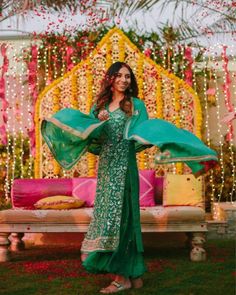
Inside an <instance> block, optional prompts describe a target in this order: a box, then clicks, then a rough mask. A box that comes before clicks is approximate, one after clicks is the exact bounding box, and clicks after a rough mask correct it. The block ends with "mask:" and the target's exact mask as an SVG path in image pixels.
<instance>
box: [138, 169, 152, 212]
mask: <svg viewBox="0 0 236 295" xmlns="http://www.w3.org/2000/svg"><path fill="white" fill-rule="evenodd" d="M154 185H155V171H154V170H139V204H140V207H151V206H155V198H154Z"/></svg>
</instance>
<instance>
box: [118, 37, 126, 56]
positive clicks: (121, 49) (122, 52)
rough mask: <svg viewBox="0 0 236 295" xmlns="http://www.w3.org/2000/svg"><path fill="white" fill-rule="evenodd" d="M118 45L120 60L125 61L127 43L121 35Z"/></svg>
mask: <svg viewBox="0 0 236 295" xmlns="http://www.w3.org/2000/svg"><path fill="white" fill-rule="evenodd" d="M118 46H119V61H124V60H125V43H124V39H123V38H121V37H119V42H118Z"/></svg>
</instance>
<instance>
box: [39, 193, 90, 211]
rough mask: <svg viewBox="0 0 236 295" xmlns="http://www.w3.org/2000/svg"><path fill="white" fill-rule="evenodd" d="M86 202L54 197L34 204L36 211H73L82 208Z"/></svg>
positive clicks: (71, 198) (66, 197)
mask: <svg viewBox="0 0 236 295" xmlns="http://www.w3.org/2000/svg"><path fill="white" fill-rule="evenodd" d="M83 204H84V201H82V200H79V199H78V198H73V197H68V196H52V197H47V198H43V199H41V200H39V201H38V202H36V203H35V204H34V206H35V208H36V209H56V210H61V209H72V208H80V207H82V206H83Z"/></svg>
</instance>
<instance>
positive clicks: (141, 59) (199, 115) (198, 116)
mask: <svg viewBox="0 0 236 295" xmlns="http://www.w3.org/2000/svg"><path fill="white" fill-rule="evenodd" d="M114 34H118V37H119V46H120V52H119V58H120V59H121V60H123V59H124V58H125V44H126V43H128V44H129V47H131V48H132V49H133V50H134V52H135V54H138V58H137V73H136V77H137V82H138V86H139V91H140V95H139V97H140V98H141V99H143V88H144V87H143V86H144V85H143V63H144V60H145V61H147V62H148V63H149V64H150V65H152V66H153V67H154V68H155V69H156V71H157V73H158V78H157V86H156V101H157V117H158V118H162V117H163V101H162V92H161V90H162V77H163V76H164V77H168V79H170V80H172V81H173V83H176V85H178V89H181V88H183V89H185V90H186V91H187V92H188V93H190V94H191V95H192V96H193V100H194V104H195V110H196V115H195V124H194V126H195V128H196V129H195V134H196V135H197V136H198V137H201V123H202V113H201V105H200V100H199V98H198V96H197V94H196V92H195V91H194V90H193V89H192V88H191V87H190V86H189V85H188V84H187V83H185V82H184V81H182V80H181V79H180V78H178V77H177V76H175V75H174V74H172V73H169V72H168V71H167V70H165V69H164V68H162V67H161V66H160V65H158V64H156V63H155V62H154V61H153V60H151V59H150V58H149V57H146V56H145V55H144V54H142V53H141V52H140V51H139V50H138V48H137V47H136V46H135V45H134V44H133V43H131V42H130V40H129V38H128V37H127V36H126V35H125V34H124V33H123V32H122V31H121V30H120V29H118V28H114V29H112V30H110V31H109V32H108V33H107V35H106V36H105V37H103V39H102V40H101V41H100V42H99V44H98V45H97V47H96V49H95V50H94V51H93V52H92V53H91V54H90V56H88V58H87V59H86V60H84V61H82V62H81V63H80V64H78V65H77V66H75V67H74V68H73V70H72V71H70V72H68V73H67V74H65V75H64V76H63V77H61V78H59V79H57V80H55V81H54V82H53V83H51V84H50V85H49V86H47V87H46V88H45V89H44V91H43V92H42V93H41V94H40V95H39V98H38V100H37V103H36V112H35V123H36V161H35V176H36V177H39V175H40V167H39V160H40V149H41V146H40V144H41V143H40V141H41V138H40V134H39V130H40V128H39V124H40V122H39V118H40V116H39V111H40V101H41V99H42V98H43V97H44V96H45V95H46V93H47V92H48V91H50V90H51V89H52V88H53V87H55V86H56V85H57V84H59V83H60V82H61V81H62V79H65V78H67V77H68V76H70V75H73V73H75V72H77V71H78V70H79V68H80V67H81V66H82V65H83V66H86V65H88V64H89V62H90V60H91V57H92V56H94V55H96V54H101V53H100V50H101V48H102V47H103V46H104V45H105V46H106V52H107V56H106V67H107V68H108V67H109V66H110V65H111V64H112V43H111V41H110V38H111V37H112V36H113V35H114ZM132 66H133V65H132ZM73 79H75V77H74V78H72V79H71V80H72V81H73ZM87 79H93V77H92V75H90V74H88V75H87ZM74 81H75V80H74ZM72 83H75V82H72ZM88 83H89V84H90V83H91V84H92V80H91V81H90V82H88ZM72 89H73V90H72V93H74V94H75V88H73V87H72ZM176 89H177V88H176ZM88 91H91V93H92V87H91V89H90V90H89V89H88ZM174 95H175V100H176V101H177V98H178V99H179V93H177V92H176V93H175V94H174ZM74 97H75V96H74ZM91 99H92V94H91V95H90V94H89V95H88V100H89V101H88V105H87V109H88V108H89V105H90V104H91ZM178 108H179V105H178V102H177V103H176V104H175V109H177V110H178ZM176 120H177V124H180V122H179V123H178V121H179V118H178V117H177V118H176ZM145 158H146V155H145V153H144V152H142V153H141V154H140V168H141V169H144V168H146V161H145ZM88 165H91V166H90V167H92V166H94V159H93V160H92V159H90V160H89V163H88ZM91 169H92V168H91ZM89 173H91V174H92V173H93V170H91V171H90V172H89Z"/></svg>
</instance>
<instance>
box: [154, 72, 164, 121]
mask: <svg viewBox="0 0 236 295" xmlns="http://www.w3.org/2000/svg"><path fill="white" fill-rule="evenodd" d="M161 90H162V78H161V76H159V75H158V76H157V80H156V117H157V118H159V119H163V99H162V91H161Z"/></svg>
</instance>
